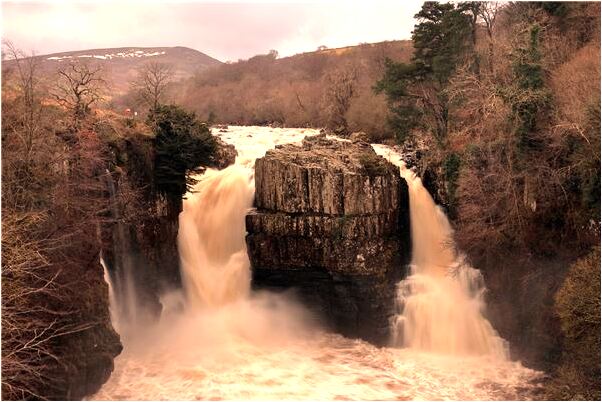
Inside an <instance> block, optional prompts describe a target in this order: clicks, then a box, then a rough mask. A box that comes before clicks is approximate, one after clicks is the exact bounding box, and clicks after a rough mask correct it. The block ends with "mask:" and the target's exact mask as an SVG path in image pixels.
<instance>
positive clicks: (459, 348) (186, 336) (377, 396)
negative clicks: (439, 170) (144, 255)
mask: <svg viewBox="0 0 602 402" xmlns="http://www.w3.org/2000/svg"><path fill="white" fill-rule="evenodd" d="M216 134H218V135H220V137H221V138H222V139H223V140H224V141H226V142H228V143H231V144H234V145H235V147H236V149H237V150H238V153H239V154H238V157H237V160H236V164H235V165H234V166H231V167H229V168H227V169H224V170H222V171H213V170H209V171H207V172H206V173H205V174H204V175H203V176H202V178H201V181H200V182H199V183H198V185H197V187H196V189H195V190H196V192H195V193H194V194H190V195H189V196H188V199H187V200H186V201H185V203H184V211H183V212H182V214H181V215H180V232H179V250H180V254H181V265H182V274H183V275H182V276H183V281H184V284H185V294H180V293H172V294H167V295H164V297H163V298H162V303H163V305H164V314H163V315H162V317H161V321H160V322H159V323H158V324H156V325H154V326H150V327H149V326H144V327H141V328H139V329H138V330H137V331H130V332H128V333H127V335H126V336H123V334H122V342H123V343H124V351H123V352H122V354H121V355H120V356H118V357H117V359H116V360H115V371H114V372H113V374H112V376H111V378H110V379H109V381H108V382H107V383H106V384H105V385H104V386H103V387H102V388H101V390H100V391H99V392H98V393H97V394H95V395H93V396H92V397H91V399H100V400H110V399H120V400H132V399H133V400H148V399H152V400H228V399H262V400H266V399H267V400H274V399H288V400H291V399H297V400H299V399H303V400H348V399H360V400H410V399H418V400H424V399H427V400H429V399H430V400H433V399H434V400H441V399H455V400H473V399H480V400H490V399H526V398H529V397H530V391H531V390H532V389H534V388H535V387H536V385H534V384H533V382H534V381H535V380H536V379H537V378H538V376H539V374H538V373H537V372H535V371H533V370H530V369H526V368H524V367H522V366H521V365H520V363H518V362H512V361H510V360H508V358H507V356H506V346H505V342H504V341H503V340H502V339H500V338H499V337H498V336H497V334H496V333H495V331H494V330H493V328H492V327H491V325H490V324H489V323H488V321H487V320H485V319H484V318H483V315H482V309H483V300H482V292H483V291H484V286H483V283H482V278H481V276H480V273H479V272H478V271H477V270H475V269H473V268H471V267H469V266H467V265H465V264H463V263H462V258H461V255H460V254H459V253H458V252H456V250H454V248H453V243H452V242H451V233H452V232H451V228H450V226H449V223H448V221H447V219H446V217H445V215H444V214H443V213H442V212H441V211H440V210H439V209H438V208H437V207H436V205H435V204H434V203H433V201H432V199H431V198H430V196H429V195H428V193H427V192H426V190H425V189H424V188H423V187H422V184H421V183H420V181H419V179H416V178H414V177H413V175H412V174H411V172H410V171H409V170H406V169H405V168H403V166H401V165H400V167H401V169H400V171H401V173H402V175H403V176H404V177H405V178H406V180H407V181H408V186H409V188H410V205H411V219H412V236H413V239H414V242H413V243H414V244H413V261H412V267H413V268H412V273H411V275H410V276H409V277H408V278H407V279H406V280H404V281H402V282H401V283H400V284H399V298H398V299H399V300H398V303H399V315H398V316H397V317H396V320H395V322H394V323H393V324H394V329H395V331H396V334H397V336H396V339H395V340H394V345H395V347H389V348H378V347H375V346H373V345H371V344H368V343H366V342H363V341H360V340H351V339H347V338H344V337H342V336H339V335H335V334H331V333H328V332H325V331H323V330H322V329H320V328H319V327H317V326H316V324H315V323H314V322H313V321H312V319H311V316H310V315H309V314H308V313H307V312H306V311H305V310H304V308H303V307H302V306H299V305H297V304H295V303H294V302H292V301H289V300H287V299H286V298H284V297H283V296H281V295H274V294H270V293H267V292H251V291H250V289H249V284H250V268H249V260H248V258H247V254H246V245H245V241H244V238H245V226H244V216H245V214H246V212H247V210H248V209H249V208H250V207H251V203H252V199H253V189H254V181H253V165H254V161H255V159H256V158H258V157H261V156H263V155H264V154H265V152H266V151H267V150H268V149H270V148H273V147H274V146H275V145H276V144H279V143H289V142H297V141H300V140H301V139H302V138H303V137H304V136H306V135H313V134H317V131H316V130H309V129H277V128H269V127H230V128H229V129H228V130H227V131H226V132H219V133H216ZM375 149H376V151H377V152H378V153H379V154H382V155H384V156H385V157H387V158H388V159H389V160H391V161H392V162H393V163H396V164H398V165H399V159H400V158H399V155H397V154H395V153H394V152H393V151H392V150H390V149H388V148H386V147H383V146H375ZM400 269H401V267H400ZM182 306H183V307H182ZM115 311H116V310H115Z"/></svg>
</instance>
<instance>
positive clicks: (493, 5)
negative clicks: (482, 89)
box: [479, 1, 502, 73]
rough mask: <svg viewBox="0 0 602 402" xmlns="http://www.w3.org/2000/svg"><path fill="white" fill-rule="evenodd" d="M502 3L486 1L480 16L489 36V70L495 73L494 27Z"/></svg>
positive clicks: (481, 8)
mask: <svg viewBox="0 0 602 402" xmlns="http://www.w3.org/2000/svg"><path fill="white" fill-rule="evenodd" d="M501 8H502V5H501V4H500V3H498V2H495V1H484V2H482V4H481V7H480V8H479V17H481V19H482V20H483V22H484V24H485V29H486V30H487V37H488V38H489V71H490V72H491V73H493V65H494V62H493V27H494V25H495V20H496V18H497V16H498V14H499V11H500V9H501Z"/></svg>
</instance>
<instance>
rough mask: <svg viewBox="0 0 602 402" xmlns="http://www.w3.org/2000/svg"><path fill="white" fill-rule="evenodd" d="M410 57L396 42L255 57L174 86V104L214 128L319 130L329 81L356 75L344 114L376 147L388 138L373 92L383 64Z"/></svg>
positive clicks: (409, 48)
mask: <svg viewBox="0 0 602 402" xmlns="http://www.w3.org/2000/svg"><path fill="white" fill-rule="evenodd" d="M413 51H414V48H413V45H412V42H411V41H408V40H399V41H386V42H379V43H363V44H360V45H357V46H346V47H340V48H333V49H328V48H321V49H319V50H317V51H314V52H306V53H301V54H297V55H294V56H290V57H283V58H276V57H275V56H276V55H275V54H274V53H269V54H265V55H257V56H254V57H251V58H250V59H248V60H242V61H239V62H236V63H224V64H221V65H218V66H215V67H212V68H210V69H208V70H206V71H204V72H203V73H202V74H197V75H195V76H194V77H192V78H189V79H186V80H182V81H180V82H178V83H177V84H176V85H175V87H177V88H174V91H173V98H174V100H175V101H176V102H177V103H180V104H182V105H183V106H185V107H186V108H188V109H191V110H194V111H195V112H197V113H198V115H199V116H200V117H201V118H203V119H208V120H209V119H211V120H212V121H215V122H217V123H225V124H245V125H264V124H277V125H284V126H288V127H324V126H326V125H327V124H328V120H329V104H328V102H327V101H325V97H326V95H327V93H328V91H329V88H330V87H331V85H332V84H331V83H332V81H333V77H336V76H337V74H339V73H340V72H341V71H355V72H356V74H357V78H356V79H355V80H354V96H353V98H352V100H351V106H350V108H349V110H348V111H347V113H346V119H347V122H348V124H349V128H350V129H351V130H353V131H360V130H361V131H365V132H366V133H368V134H369V135H370V137H371V138H372V140H374V141H381V140H384V139H386V138H390V137H391V135H392V134H391V133H390V132H388V130H389V129H388V126H387V116H388V109H387V104H386V101H385V99H384V96H382V95H376V94H375V93H374V91H373V86H374V84H375V83H376V81H377V80H379V79H380V78H381V77H382V76H383V74H384V69H385V60H386V59H387V58H390V59H392V60H396V61H403V62H408V61H409V60H410V58H411V57H412V54H413ZM335 80H336V79H335Z"/></svg>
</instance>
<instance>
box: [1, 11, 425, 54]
mask: <svg viewBox="0 0 602 402" xmlns="http://www.w3.org/2000/svg"><path fill="white" fill-rule="evenodd" d="M421 4H422V1H416V0H399V1H395V2H391V1H389V2H385V1H382V2H379V1H369V0H366V1H362V2H353V1H346V2H339V1H321V2H317V1H314V2H303V3H301V2H295V3H292V2H287V3H285V2H274V1H272V2H266V1H264V2H262V3H259V2H249V1H246V2H244V1H242V2H237V3H235V2H224V1H213V2H211V3H209V2H202V1H188V2H182V1H180V2H175V1H168V0H164V1H149V0H147V1H144V2H143V1H124V0H122V1H100V0H98V1H65V0H62V1H61V0H54V1H46V2H29V1H27V2H26V1H4V0H3V1H2V37H3V39H9V40H11V41H12V42H13V43H14V44H15V45H16V46H17V47H19V48H21V49H24V50H27V51H30V50H34V51H35V52H36V53H37V54H48V53H55V52H64V51H70V50H85V49H92V48H105V47H124V46H187V47H191V48H194V49H197V50H199V51H201V52H204V53H206V54H208V55H210V56H212V57H215V58H217V59H219V60H221V61H227V60H232V61H234V60H238V59H241V58H242V59H246V58H249V57H251V56H254V55H256V54H261V53H267V52H268V51H269V50H270V49H275V50H277V51H278V52H279V54H280V56H289V55H292V54H295V53H301V52H307V51H312V50H315V49H316V48H317V47H318V46H320V45H325V46H328V47H340V46H346V45H356V44H358V43H361V42H379V41H383V40H393V39H409V38H410V36H411V31H412V29H413V27H414V20H413V15H414V14H416V13H417V12H418V10H419V9H420V6H421Z"/></svg>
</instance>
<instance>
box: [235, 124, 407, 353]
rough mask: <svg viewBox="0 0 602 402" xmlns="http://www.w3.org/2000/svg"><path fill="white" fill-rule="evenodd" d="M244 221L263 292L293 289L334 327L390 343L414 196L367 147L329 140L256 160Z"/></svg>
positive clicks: (310, 139) (255, 280) (256, 281)
mask: <svg viewBox="0 0 602 402" xmlns="http://www.w3.org/2000/svg"><path fill="white" fill-rule="evenodd" d="M255 186H256V194H255V203H256V206H257V209H255V210H253V211H251V212H250V213H249V214H248V215H247V218H246V227H247V232H248V235H247V245H248V253H249V257H250V260H251V265H252V272H253V279H252V285H253V287H254V288H255V289H266V288H267V289H270V290H276V291H278V290H284V289H293V292H294V293H296V294H297V295H298V297H299V298H300V299H301V300H302V301H303V302H305V304H307V305H308V306H309V307H310V308H311V309H312V310H313V311H314V312H316V313H318V314H319V315H320V316H321V317H322V318H323V319H324V320H325V321H326V322H327V323H328V324H329V325H330V326H331V327H332V329H334V330H337V331H339V332H340V333H342V334H344V335H346V336H350V337H361V338H364V339H366V340H368V341H371V342H375V343H378V344H383V343H385V342H386V341H387V339H388V335H389V317H390V316H391V315H392V314H393V308H394V294H395V286H396V283H397V282H398V281H399V280H400V279H401V277H402V276H403V275H404V273H405V268H404V267H405V264H406V263H407V262H408V261H409V257H410V255H409V253H410V244H409V217H408V210H409V204H408V198H407V197H408V194H407V185H406V183H405V181H404V180H403V179H402V178H401V177H400V176H399V171H398V169H397V168H396V167H395V166H393V165H392V164H390V163H388V162H386V161H385V160H384V159H383V158H381V157H379V156H377V155H376V154H375V153H374V151H373V150H372V148H371V147H370V145H368V144H366V143H362V142H356V143H353V142H350V141H337V140H330V139H327V138H326V135H325V134H321V135H317V136H313V137H308V138H306V139H305V140H304V141H303V143H302V145H301V146H298V145H283V146H278V147H276V149H274V150H271V151H268V152H267V154H266V156H265V157H263V158H260V159H258V160H257V161H256V164H255Z"/></svg>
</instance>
